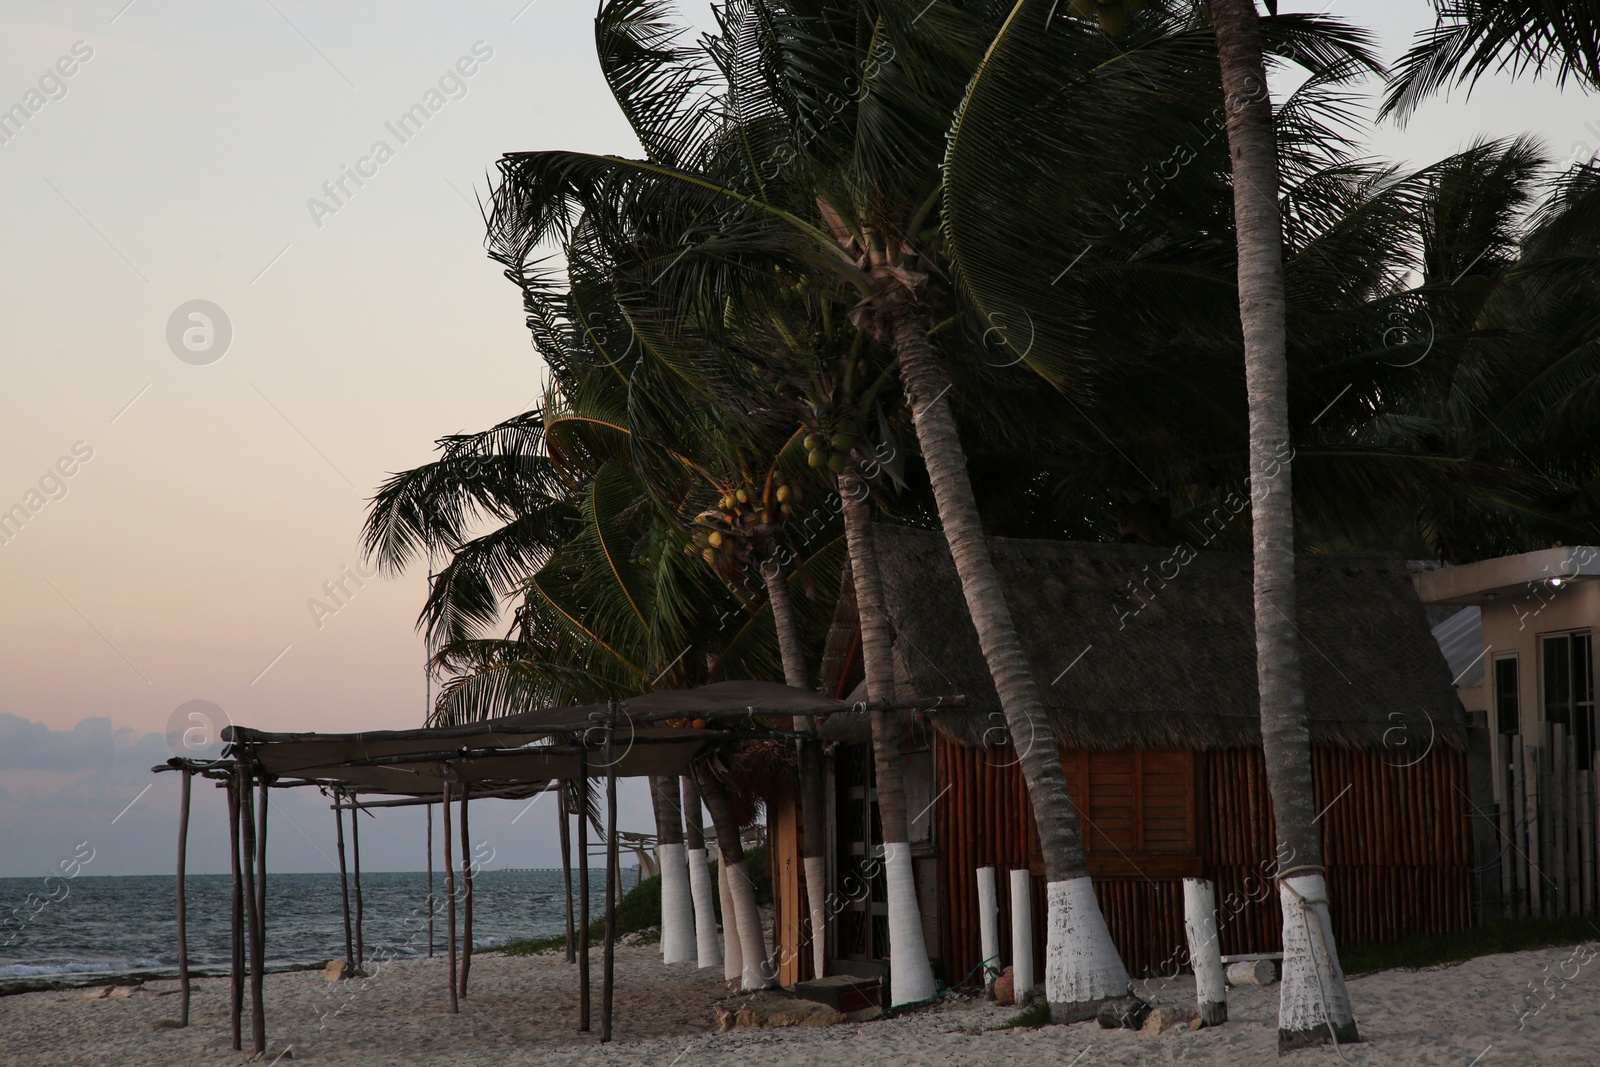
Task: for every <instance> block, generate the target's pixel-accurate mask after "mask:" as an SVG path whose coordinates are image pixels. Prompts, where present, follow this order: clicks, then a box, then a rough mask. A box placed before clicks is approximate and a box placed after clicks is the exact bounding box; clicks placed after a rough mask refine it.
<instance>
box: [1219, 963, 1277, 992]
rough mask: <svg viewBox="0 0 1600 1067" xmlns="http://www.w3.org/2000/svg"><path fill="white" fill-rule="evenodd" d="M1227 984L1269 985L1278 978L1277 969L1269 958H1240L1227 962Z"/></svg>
mask: <svg viewBox="0 0 1600 1067" xmlns="http://www.w3.org/2000/svg"><path fill="white" fill-rule="evenodd" d="M1227 974H1228V984H1229V985H1253V986H1269V985H1271V984H1272V983H1274V982H1276V981H1277V980H1278V969H1277V967H1276V966H1274V965H1273V962H1272V961H1271V960H1240V961H1239V962H1238V963H1230V964H1228V972H1227Z"/></svg>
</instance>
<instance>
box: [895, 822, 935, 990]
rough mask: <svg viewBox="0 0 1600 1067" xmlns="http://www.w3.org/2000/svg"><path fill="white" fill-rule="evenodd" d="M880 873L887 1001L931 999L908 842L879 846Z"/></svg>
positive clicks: (930, 979) (929, 971)
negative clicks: (886, 944) (885, 922)
mask: <svg viewBox="0 0 1600 1067" xmlns="http://www.w3.org/2000/svg"><path fill="white" fill-rule="evenodd" d="M883 873H884V881H885V883H886V894H887V896H886V899H887V903H888V912H889V1004H890V1006H891V1007H899V1006H900V1005H902V1004H915V1003H917V1002H918V1001H923V1000H932V999H933V995H934V993H935V992H937V990H936V988H935V986H934V984H933V966H932V965H931V964H930V963H929V962H928V946H927V944H926V942H924V940H923V938H922V909H921V908H920V907H919V906H918V904H917V883H916V879H915V878H914V877H913V876H912V873H911V846H910V845H909V844H907V843H906V842H904V841H897V842H889V843H887V844H885V845H884V846H883Z"/></svg>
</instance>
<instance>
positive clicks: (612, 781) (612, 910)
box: [600, 700, 622, 1042]
mask: <svg viewBox="0 0 1600 1067" xmlns="http://www.w3.org/2000/svg"><path fill="white" fill-rule="evenodd" d="M616 730H617V702H616V701H614V700H613V701H612V702H611V708H610V717H609V722H608V723H607V724H606V947H605V964H604V970H605V973H604V976H603V977H602V979H601V986H600V990H601V992H600V1040H601V1042H606V1041H610V1040H611V998H612V992H613V990H614V989H615V986H616V955H617V894H618V893H620V892H621V891H622V886H621V882H622V870H621V867H620V865H619V863H618V859H617V761H616V759H615V742H616Z"/></svg>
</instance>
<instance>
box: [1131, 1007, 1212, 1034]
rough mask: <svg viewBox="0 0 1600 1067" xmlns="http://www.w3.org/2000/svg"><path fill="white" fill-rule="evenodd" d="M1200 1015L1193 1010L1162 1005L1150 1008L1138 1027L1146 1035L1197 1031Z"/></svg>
mask: <svg viewBox="0 0 1600 1067" xmlns="http://www.w3.org/2000/svg"><path fill="white" fill-rule="evenodd" d="M1199 1022H1200V1013H1199V1012H1197V1011H1195V1010H1194V1009H1193V1008H1187V1007H1178V1006H1177V1005H1172V1004H1164V1005H1162V1006H1161V1007H1159V1008H1152V1009H1151V1010H1150V1014H1149V1015H1148V1016H1147V1017H1146V1018H1145V1021H1144V1025H1143V1026H1142V1027H1140V1029H1141V1030H1142V1031H1144V1032H1145V1033H1147V1034H1165V1033H1170V1032H1172V1031H1173V1030H1198V1029H1199V1028H1200V1027H1199V1025H1198V1024H1199Z"/></svg>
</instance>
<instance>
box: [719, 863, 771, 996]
mask: <svg viewBox="0 0 1600 1067" xmlns="http://www.w3.org/2000/svg"><path fill="white" fill-rule="evenodd" d="M728 895H729V896H731V897H732V898H733V916H734V925H736V926H737V927H738V928H739V962H740V964H741V967H740V972H739V988H740V989H742V990H744V991H745V992H750V991H751V990H755V989H768V988H770V987H771V986H772V974H771V972H770V971H769V969H768V967H767V954H766V953H765V952H763V951H762V947H763V944H764V939H763V938H762V936H761V912H760V911H759V910H758V909H757V908H756V887H755V884H754V883H753V882H751V881H750V872H749V871H748V870H747V869H746V868H745V865H744V861H742V860H741V861H740V862H738V863H735V864H733V865H732V866H730V867H729V868H728ZM723 915H724V917H726V915H727V912H723Z"/></svg>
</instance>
